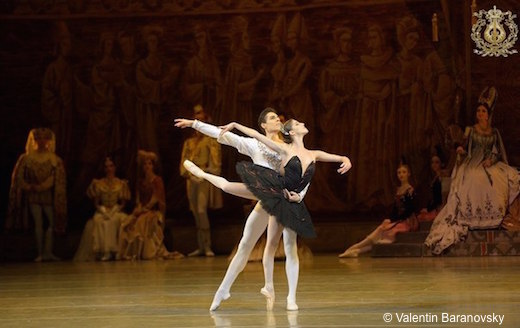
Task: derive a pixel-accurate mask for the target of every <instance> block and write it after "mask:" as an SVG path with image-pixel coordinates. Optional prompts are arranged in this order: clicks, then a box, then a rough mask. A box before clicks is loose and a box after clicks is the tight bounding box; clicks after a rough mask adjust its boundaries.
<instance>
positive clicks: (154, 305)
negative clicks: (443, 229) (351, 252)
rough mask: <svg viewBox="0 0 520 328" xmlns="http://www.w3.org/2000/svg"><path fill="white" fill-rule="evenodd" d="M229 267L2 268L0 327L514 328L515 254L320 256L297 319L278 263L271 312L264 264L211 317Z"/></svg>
mask: <svg viewBox="0 0 520 328" xmlns="http://www.w3.org/2000/svg"><path fill="white" fill-rule="evenodd" d="M226 267H227V259H226V257H223V256H221V257H216V258H186V259H181V260H172V261H142V262H108V263H107V262H94V263H73V262H55V263H3V264H0V327H96V328H100V327H198V328H201V327H293V328H294V327H320V328H325V327H520V283H519V282H520V274H519V273H520V257H495V258H493V257H473V258H469V257H467V258H370V257H362V258H359V259H344V260H339V259H338V258H337V257H336V256H335V255H332V254H331V255H316V256H314V258H313V259H312V260H307V261H306V262H305V263H301V267H300V283H299V288H298V305H299V307H300V310H299V311H297V312H287V311H285V294H286V292H287V283H286V279H285V272H284V266H283V262H276V263H275V288H276V291H277V301H276V304H275V309H274V311H271V312H267V311H266V310H265V301H264V298H263V296H262V295H261V294H260V293H259V289H260V288H261V287H262V283H263V273H262V266H261V264H260V263H249V264H248V266H247V267H246V269H245V270H244V272H243V273H242V274H241V275H240V276H239V278H238V279H237V281H236V282H235V285H234V286H233V288H232V290H231V298H230V299H229V300H227V301H225V302H223V303H222V305H221V308H220V309H219V310H218V311H216V312H214V313H209V311H208V308H209V305H210V303H211V300H212V297H213V293H214V292H215V290H216V288H217V287H218V285H219V283H220V280H221V279H222V277H223V275H224V271H225V269H226ZM385 313H386V316H387V317H385V318H386V319H389V318H390V316H391V321H390V322H389V323H386V322H385V321H384V319H385V318H384V316H385ZM388 314H390V315H388ZM482 316H484V317H482ZM414 320H415V321H416V322H413V321H414ZM446 320H448V322H446ZM449 320H452V322H451V323H450V322H449ZM453 320H456V322H453ZM482 320H484V322H483V323H482V322H478V323H475V321H482ZM465 321H473V323H466V322H465ZM490 321H491V322H490Z"/></svg>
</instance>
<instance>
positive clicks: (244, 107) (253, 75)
mask: <svg viewBox="0 0 520 328" xmlns="http://www.w3.org/2000/svg"><path fill="white" fill-rule="evenodd" d="M248 25H249V22H248V20H247V19H246V18H245V17H243V16H235V17H233V18H232V20H231V27H230V31H229V37H230V42H231V44H230V48H229V50H230V54H229V55H230V58H229V61H228V64H227V68H226V76H225V79H224V89H223V95H222V106H221V107H220V108H219V110H218V111H217V115H216V122H217V123H218V124H226V123H229V122H233V121H234V122H240V123H241V124H244V125H249V126H251V125H252V124H253V106H252V105H253V104H252V100H253V95H254V93H255V89H256V85H257V83H258V80H259V79H260V77H261V76H262V75H263V73H264V70H265V68H260V69H259V70H258V71H256V72H255V69H254V68H253V62H252V61H253V57H252V56H251V54H250V53H249V49H250V36H249V32H248ZM222 158H223V161H222V169H223V171H224V172H225V174H226V175H227V176H236V173H235V162H236V161H237V158H238V157H237V154H236V152H231V151H228V150H227V149H224V150H223V155H222Z"/></svg>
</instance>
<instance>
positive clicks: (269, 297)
mask: <svg viewBox="0 0 520 328" xmlns="http://www.w3.org/2000/svg"><path fill="white" fill-rule="evenodd" d="M260 293H262V295H264V296H265V301H266V309H267V311H272V310H273V308H274V300H275V295H274V289H273V288H272V287H267V286H264V287H262V289H260Z"/></svg>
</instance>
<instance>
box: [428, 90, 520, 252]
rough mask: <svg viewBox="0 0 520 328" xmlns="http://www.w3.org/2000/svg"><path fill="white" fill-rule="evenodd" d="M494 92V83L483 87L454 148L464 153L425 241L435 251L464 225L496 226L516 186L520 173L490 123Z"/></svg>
mask: <svg viewBox="0 0 520 328" xmlns="http://www.w3.org/2000/svg"><path fill="white" fill-rule="evenodd" d="M496 96H497V92H496V90H495V88H494V87H490V88H489V87H488V88H486V89H484V91H483V92H482V94H481V95H480V97H479V104H478V107H477V111H476V119H477V123H476V124H475V125H473V126H471V127H467V128H466V132H465V137H466V143H467V144H466V147H458V148H457V153H458V154H459V155H460V156H461V157H462V156H465V158H464V159H463V160H462V162H461V163H460V165H458V166H456V167H455V169H454V171H453V174H452V182H451V188H450V193H449V195H448V200H447V204H446V206H444V207H443V208H442V210H441V211H440V212H439V214H438V215H437V217H436V218H435V221H434V222H433V225H432V228H431V230H430V234H429V235H428V237H427V238H426V241H425V242H424V243H425V244H426V245H427V246H429V247H430V248H431V250H432V253H434V254H440V253H442V252H443V251H444V250H445V249H447V248H448V247H449V246H451V245H453V244H456V243H458V242H460V241H463V240H464V239H465V238H466V235H467V233H468V230H469V229H494V228H497V227H499V226H500V225H501V223H502V220H503V219H504V216H505V215H506V212H507V210H508V208H509V205H510V204H511V203H512V202H513V201H514V200H515V198H517V196H518V194H519V192H520V174H519V172H518V171H517V170H516V169H514V168H513V167H511V166H509V165H508V162H507V156H506V152H505V149H504V145H503V143H502V138H501V137H500V133H499V132H498V130H497V129H496V128H492V127H491V118H492V115H493V109H494V107H495V101H496Z"/></svg>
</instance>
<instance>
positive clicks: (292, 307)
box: [286, 298, 298, 311]
mask: <svg viewBox="0 0 520 328" xmlns="http://www.w3.org/2000/svg"><path fill="white" fill-rule="evenodd" d="M286 309H287V311H298V305H297V304H296V300H292V299H289V298H287V308H286Z"/></svg>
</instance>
